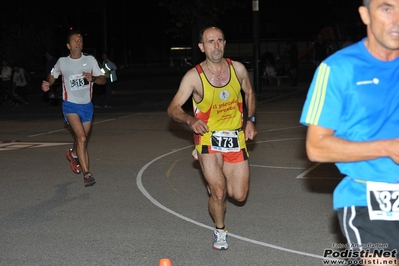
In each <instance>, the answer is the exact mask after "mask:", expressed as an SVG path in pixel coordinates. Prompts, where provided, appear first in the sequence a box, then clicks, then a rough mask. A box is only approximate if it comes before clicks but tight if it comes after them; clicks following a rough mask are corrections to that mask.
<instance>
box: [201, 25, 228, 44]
mask: <svg viewBox="0 0 399 266" xmlns="http://www.w3.org/2000/svg"><path fill="white" fill-rule="evenodd" d="M211 28H213V29H215V30H218V31H220V32H221V33H222V35H223V39H224V33H223V31H222V29H220V28H219V27H216V26H211V27H205V28H203V29H202V30H201V31H200V33H199V36H198V42H200V43H203V42H204V32H205V31H206V30H207V29H211Z"/></svg>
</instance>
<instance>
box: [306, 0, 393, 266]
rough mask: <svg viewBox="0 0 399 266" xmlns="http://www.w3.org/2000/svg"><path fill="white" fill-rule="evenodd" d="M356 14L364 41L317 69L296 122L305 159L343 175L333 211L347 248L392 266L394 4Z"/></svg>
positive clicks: (366, 2)
mask: <svg viewBox="0 0 399 266" xmlns="http://www.w3.org/2000/svg"><path fill="white" fill-rule="evenodd" d="M359 13H360V16H361V18H362V21H363V22H364V24H366V26H367V37H366V38H364V39H363V40H361V41H360V42H358V43H356V44H354V45H352V46H350V47H347V48H345V49H342V50H340V51H338V52H336V53H335V54H333V55H332V56H330V57H328V58H327V59H325V60H324V61H323V62H322V63H321V64H320V66H319V67H318V68H317V70H316V72H315V76H314V78H313V81H312V83H311V86H310V89H309V92H308V96H307V99H306V102H305V104H304V108H303V111H302V115H301V118H300V122H301V123H302V124H304V125H307V126H308V131H307V138H306V149H307V154H308V157H309V159H310V160H311V161H317V162H335V163H336V165H337V167H338V169H339V170H340V172H341V173H342V174H344V175H345V176H346V177H345V178H344V179H343V180H342V181H341V182H340V184H339V185H338V186H337V187H336V189H335V191H334V198H333V205H334V209H335V210H336V211H337V214H338V218H339V221H340V226H341V230H342V232H343V234H344V235H345V237H346V239H347V241H348V244H350V245H349V247H350V248H351V249H353V250H354V251H358V252H359V253H357V254H359V259H360V260H361V261H362V263H363V264H362V265H381V264H384V265H399V263H398V258H397V256H398V254H397V252H398V251H399V240H398V236H399V0H387V1H385V0H363V6H361V7H359ZM380 244H382V245H380ZM379 250H383V251H387V252H388V253H385V254H384V255H383V256H382V255H380V256H378V254H381V253H378V251H379ZM361 251H363V252H365V251H370V252H372V253H371V257H370V253H361ZM387 254H388V255H387ZM386 255H387V256H386ZM370 258H372V259H370Z"/></svg>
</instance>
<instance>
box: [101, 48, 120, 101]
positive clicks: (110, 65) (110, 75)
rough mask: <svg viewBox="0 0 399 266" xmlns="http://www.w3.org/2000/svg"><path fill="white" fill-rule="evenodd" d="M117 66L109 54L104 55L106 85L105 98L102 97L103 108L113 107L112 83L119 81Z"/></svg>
mask: <svg viewBox="0 0 399 266" xmlns="http://www.w3.org/2000/svg"><path fill="white" fill-rule="evenodd" d="M116 69H117V67H116V65H115V64H114V62H112V61H111V60H110V59H109V58H108V54H107V53H105V52H104V53H103V62H102V70H103V72H104V73H105V78H106V80H107V81H106V83H105V97H102V102H101V106H104V107H105V108H111V106H112V101H111V100H112V99H111V97H112V83H113V82H115V81H117V80H118V78H117V76H116Z"/></svg>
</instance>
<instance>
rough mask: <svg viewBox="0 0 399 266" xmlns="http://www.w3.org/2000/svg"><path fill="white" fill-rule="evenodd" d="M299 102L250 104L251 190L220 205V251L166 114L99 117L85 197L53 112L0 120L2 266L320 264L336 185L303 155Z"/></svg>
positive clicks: (182, 130)
mask: <svg viewBox="0 0 399 266" xmlns="http://www.w3.org/2000/svg"><path fill="white" fill-rule="evenodd" d="M304 97H305V93H299V94H295V95H293V96H291V97H286V98H282V99H280V100H275V101H270V102H263V103H261V104H258V108H257V129H258V135H257V137H256V139H255V140H253V141H249V142H248V148H249V151H250V161H249V162H250V166H251V168H250V170H251V183H250V192H249V195H248V199H247V201H246V202H245V204H242V205H237V204H235V203H234V202H231V201H228V206H227V214H226V226H227V229H228V230H229V239H228V241H229V245H230V246H229V249H228V250H227V251H215V250H213V249H212V247H211V244H212V228H213V222H212V220H211V217H210V215H209V213H208V209H207V201H208V196H207V192H206V183H205V182H204V179H203V177H202V175H201V171H200V167H199V165H198V162H197V161H194V160H193V159H192V157H191V151H192V148H193V144H192V133H191V132H190V130H189V129H188V127H187V126H185V125H182V124H178V123H176V122H174V121H172V120H171V119H170V118H169V117H168V116H167V114H166V112H165V110H161V109H162V108H163V107H162V108H161V109H160V110H156V111H152V110H147V111H137V110H135V109H134V108H132V109H130V110H129V108H112V109H111V110H103V109H101V110H97V111H96V114H95V119H94V123H93V130H92V135H91V136H90V141H89V154H90V166H91V167H90V168H91V172H92V173H93V175H94V176H95V177H96V180H97V183H96V184H95V185H94V186H93V187H89V188H85V187H84V186H83V178H82V175H76V174H74V173H72V172H71V170H70V168H69V164H68V161H67V160H66V158H65V151H66V150H67V149H68V148H70V147H71V144H72V140H71V135H70V132H69V131H68V128H66V127H65V126H64V124H63V122H62V120H61V111H60V109H59V107H50V108H38V109H34V110H35V111H29V112H23V111H18V112H17V111H16V112H14V113H13V112H7V113H3V114H1V115H0V121H1V127H0V167H1V169H2V172H1V174H0V202H1V205H0V206H1V207H0V236H1V242H0V265H139V266H140V265H143V266H147V265H148V266H150V265H151V266H152V265H158V262H159V261H160V259H162V258H170V260H171V261H172V264H173V265H174V266H179V265H181V266H182V265H199V266H202V265H221V266H224V265H233V266H235V265H237V266H241V265H244V266H246V265H298V266H301V265H303V266H305V265H306V266H308V265H323V252H324V250H325V249H330V248H331V247H332V246H333V245H334V244H337V243H344V241H343V239H342V236H341V233H340V231H339V227H338V223H337V219H336V216H335V213H334V211H333V210H332V191H333V189H334V187H335V186H336V184H337V183H338V182H339V181H340V179H341V176H340V174H339V173H338V172H337V170H336V168H335V166H333V165H331V164H317V163H311V162H309V161H308V159H307V157H306V154H305V142H304V141H305V133H306V128H305V127H303V126H302V125H300V124H299V123H298V120H299V116H300V111H301V108H302V105H303V101H304ZM23 108H25V107H23ZM26 108H28V107H26Z"/></svg>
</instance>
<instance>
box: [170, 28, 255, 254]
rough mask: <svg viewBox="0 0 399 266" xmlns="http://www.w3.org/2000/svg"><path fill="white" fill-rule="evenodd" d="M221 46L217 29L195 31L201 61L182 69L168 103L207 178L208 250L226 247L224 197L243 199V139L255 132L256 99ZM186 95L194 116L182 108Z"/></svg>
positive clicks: (246, 78)
mask: <svg viewBox="0 0 399 266" xmlns="http://www.w3.org/2000/svg"><path fill="white" fill-rule="evenodd" d="M225 45H226V40H225V39H224V34H223V31H222V30H221V29H219V28H217V27H209V28H205V29H203V30H202V31H201V32H200V36H199V43H198V46H199V48H200V49H201V51H202V52H203V53H204V54H205V57H206V59H205V61H203V62H201V63H200V64H198V65H197V66H195V67H194V68H192V69H190V70H189V71H187V73H186V74H185V75H184V77H183V79H182V81H181V83H180V87H179V90H178V91H177V93H176V95H175V97H174V98H173V100H172V101H171V103H170V105H169V107H168V114H169V116H170V117H171V118H173V119H174V120H175V121H177V122H180V123H186V124H187V125H189V126H190V128H191V129H192V130H193V132H194V143H195V150H194V154H195V156H198V160H199V162H200V164H201V169H202V172H203V174H204V177H205V179H206V181H207V182H208V191H209V194H210V196H209V203H208V207H209V211H210V214H211V216H212V218H213V221H214V223H215V230H214V233H213V236H214V242H213V248H214V249H217V250H225V249H227V248H228V244H227V230H226V227H225V224H224V220H225V212H226V196H227V195H229V197H231V198H233V199H234V200H236V201H238V202H243V201H245V199H246V198H247V194H248V187H249V163H248V157H249V155H248V151H247V147H246V141H247V140H248V139H253V138H254V137H255V136H256V134H257V130H256V128H255V105H256V99H255V93H254V91H253V89H252V86H251V82H250V79H249V76H248V72H247V70H246V68H245V66H244V65H243V64H241V63H240V62H236V61H232V60H230V59H229V58H224V57H223V56H224V47H225ZM241 92H244V98H243V97H242V94H241ZM190 97H191V98H192V101H193V109H194V110H193V111H194V116H193V115H190V114H188V113H186V112H185V111H184V110H183V108H182V106H183V105H184V104H185V102H186V101H187V100H188V99H189V98H190ZM244 106H245V107H246V108H247V112H246V113H247V115H248V118H246V119H244ZM244 121H247V122H246V123H244Z"/></svg>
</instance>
